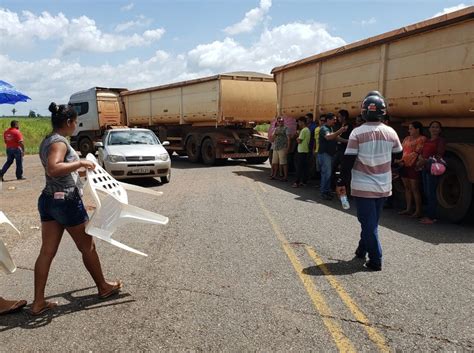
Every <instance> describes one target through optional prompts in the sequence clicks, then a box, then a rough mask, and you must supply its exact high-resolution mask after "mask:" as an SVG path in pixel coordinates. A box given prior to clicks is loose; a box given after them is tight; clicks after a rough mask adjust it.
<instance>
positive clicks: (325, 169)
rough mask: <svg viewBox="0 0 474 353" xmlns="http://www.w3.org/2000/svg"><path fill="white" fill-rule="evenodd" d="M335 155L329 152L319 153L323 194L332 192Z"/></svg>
mask: <svg viewBox="0 0 474 353" xmlns="http://www.w3.org/2000/svg"><path fill="white" fill-rule="evenodd" d="M333 159H334V157H333V156H331V155H329V154H327V153H318V161H319V166H320V168H321V187H320V190H321V194H328V193H330V192H331V175H332V164H333Z"/></svg>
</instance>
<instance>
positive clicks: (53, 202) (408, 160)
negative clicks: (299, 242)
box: [0, 91, 446, 315]
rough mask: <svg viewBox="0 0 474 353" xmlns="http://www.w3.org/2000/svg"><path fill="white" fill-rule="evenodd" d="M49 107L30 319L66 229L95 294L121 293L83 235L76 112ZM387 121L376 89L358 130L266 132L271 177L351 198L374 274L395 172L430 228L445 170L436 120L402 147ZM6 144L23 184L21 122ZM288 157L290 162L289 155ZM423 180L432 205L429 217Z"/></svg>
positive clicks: (409, 205) (415, 127)
mask: <svg viewBox="0 0 474 353" xmlns="http://www.w3.org/2000/svg"><path fill="white" fill-rule="evenodd" d="M49 110H50V111H51V122H52V127H53V131H52V133H51V134H49V135H48V136H46V137H45V139H44V140H43V142H42V143H41V145H40V159H41V163H42V165H43V167H44V170H45V178H46V185H45V188H44V189H43V191H42V193H41V195H40V197H39V200H38V211H39V215H40V219H41V233H42V246H41V249H40V251H39V255H38V258H37V260H36V263H35V271H34V275H35V276H34V301H33V303H32V305H31V310H30V312H31V314H32V315H40V314H42V313H44V312H46V311H48V310H51V309H54V308H55V307H56V305H57V303H55V302H51V301H47V300H46V299H45V287H46V282H47V279H48V275H49V270H50V266H51V263H52V261H53V259H54V257H55V255H56V252H57V250H58V247H59V244H60V242H61V239H62V236H63V234H64V231H65V230H67V232H68V233H69V234H70V235H71V237H72V239H73V240H74V242H75V244H76V246H77V248H78V250H79V251H80V252H81V254H82V259H83V262H84V265H85V267H86V269H87V270H88V271H89V273H90V275H91V277H92V279H93V280H94V282H95V284H96V286H97V290H98V297H99V298H101V299H104V298H108V297H110V296H112V295H114V294H117V293H118V292H119V291H120V290H121V288H122V282H121V281H115V282H109V281H106V280H105V278H104V275H103V272H102V268H101V264H100V260H99V256H98V254H97V251H96V249H95V244H94V240H93V238H92V237H91V236H89V235H88V234H86V232H85V226H86V223H87V222H88V215H87V212H86V210H85V206H84V204H83V201H82V183H81V180H80V178H79V173H78V171H79V169H84V168H86V169H93V168H94V164H93V163H92V162H89V161H87V160H84V159H83V160H81V159H80V158H79V156H78V155H77V153H76V152H75V151H74V149H73V148H72V147H71V145H70V144H69V142H68V140H67V137H68V136H70V135H71V134H72V133H73V131H74V130H75V128H76V125H77V113H76V112H75V110H74V109H73V108H72V107H69V106H63V105H62V106H57V105H56V104H54V103H51V105H50V107H49ZM388 122H389V119H388V116H387V111H386V105H385V100H384V98H383V97H382V95H381V94H380V93H379V92H377V91H372V92H369V94H368V95H367V96H366V97H365V98H364V100H363V102H362V106H361V115H360V116H358V117H357V118H356V120H355V127H353V126H352V125H351V123H350V122H349V113H348V112H347V111H346V110H340V111H339V112H338V114H337V116H336V115H334V114H332V113H327V114H325V115H321V116H320V117H319V119H318V120H314V119H313V115H312V114H311V113H309V114H307V115H306V116H302V117H300V118H298V119H297V123H298V129H297V132H296V134H294V133H291V132H290V131H289V129H288V127H287V126H285V120H284V118H283V117H278V118H277V119H276V126H275V128H274V129H273V131H272V133H271V134H269V140H270V141H271V143H272V157H271V166H272V168H271V175H270V177H269V178H270V179H272V180H275V179H278V178H279V179H280V180H281V181H283V182H287V181H288V173H289V170H290V161H291V164H293V165H294V167H295V169H296V179H295V181H294V183H293V185H292V186H293V187H294V188H299V187H304V186H305V185H307V183H308V180H309V179H310V177H312V176H313V175H312V174H316V175H317V174H319V176H320V185H319V188H320V194H321V197H322V198H323V199H325V200H331V199H332V198H333V197H334V195H335V194H336V195H338V196H341V195H344V196H345V195H348V194H349V193H350V195H352V197H353V198H354V199H355V202H356V209H357V218H358V220H359V222H360V224H361V234H360V241H359V244H358V246H357V248H356V250H355V255H356V257H357V258H360V259H364V261H365V259H366V257H367V256H368V261H367V262H365V266H366V268H368V269H370V270H374V271H380V270H381V269H382V247H381V245H380V241H379V237H378V223H379V218H380V213H381V210H382V208H383V205H384V203H385V202H386V199H387V198H388V197H390V196H391V194H392V175H400V177H401V179H402V181H403V185H404V186H405V197H406V208H405V209H404V210H403V211H401V212H399V213H400V214H402V215H410V216H412V217H417V218H420V222H421V223H423V224H433V223H434V222H436V207H437V204H436V202H437V201H436V192H435V191H436V188H437V185H438V182H439V177H440V173H442V172H443V170H442V168H441V169H436V168H433V166H434V165H435V164H440V163H442V162H443V160H442V157H443V156H444V153H445V146H446V143H445V140H444V139H443V138H442V137H441V131H442V126H441V123H440V122H438V121H433V122H431V123H430V124H429V127H428V132H429V136H428V137H426V136H424V135H423V131H422V130H423V126H422V124H421V123H419V122H416V121H414V122H412V123H410V124H409V128H408V132H409V134H408V136H407V137H406V138H405V139H404V140H403V143H400V140H399V137H398V135H397V133H396V132H395V130H393V129H392V128H391V127H390V126H389V124H388ZM4 139H5V143H6V144H7V153H8V157H7V158H8V159H7V163H6V165H5V166H4V168H3V169H2V171H1V173H2V175H1V176H3V174H4V173H5V171H6V170H7V169H8V167H9V166H10V165H11V164H12V162H13V160H14V159H16V161H17V173H16V176H17V178H18V179H22V178H23V176H22V173H23V170H22V164H21V158H20V161H19V160H18V158H17V157H18V156H20V157H22V155H23V151H24V145H23V137H22V136H21V133H20V132H19V129H18V122H16V121H13V122H12V124H11V128H10V129H9V130H7V131H6V132H5V134H4ZM402 151H403V152H402ZM290 155H291V156H292V157H293V158H289V157H290ZM394 170H398V172H394ZM436 170H441V172H436ZM313 171H314V172H313ZM336 172H337V173H339V175H340V178H339V181H340V182H338V183H337V185H335V180H334V175H335V173H336ZM420 181H422V185H423V191H424V192H423V194H424V196H425V197H426V200H427V208H426V214H425V216H424V217H423V210H422V196H421V191H420ZM333 190H335V191H336V192H335V193H334V191H333ZM413 206H414V211H413ZM25 305H26V301H24V300H6V299H4V298H1V297H0V315H1V314H6V313H11V312H14V311H17V310H19V309H21V308H23V307H24V306H25Z"/></svg>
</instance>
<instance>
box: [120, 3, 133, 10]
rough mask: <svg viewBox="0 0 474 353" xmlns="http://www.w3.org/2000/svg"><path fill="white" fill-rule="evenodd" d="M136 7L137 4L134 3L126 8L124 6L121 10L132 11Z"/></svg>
mask: <svg viewBox="0 0 474 353" xmlns="http://www.w3.org/2000/svg"><path fill="white" fill-rule="evenodd" d="M134 6H135V4H134V3H133V2H131V3H130V4H128V5H125V6H122V7H121V8H120V10H121V11H130V10H131V9H133V7H134Z"/></svg>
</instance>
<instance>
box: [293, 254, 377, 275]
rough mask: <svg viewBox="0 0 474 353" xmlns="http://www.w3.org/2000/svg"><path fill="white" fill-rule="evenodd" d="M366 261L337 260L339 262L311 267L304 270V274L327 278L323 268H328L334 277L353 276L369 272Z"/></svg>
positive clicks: (355, 259)
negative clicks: (365, 265) (365, 264)
mask: <svg viewBox="0 0 474 353" xmlns="http://www.w3.org/2000/svg"><path fill="white" fill-rule="evenodd" d="M363 264H364V261H363V260H361V259H358V258H356V257H354V258H353V259H352V260H349V261H344V260H337V262H328V263H325V264H323V265H318V266H310V267H306V268H304V269H303V271H302V272H303V273H304V274H305V275H309V276H326V274H325V273H324V272H323V270H322V269H321V267H322V266H325V267H326V268H327V270H328V271H326V272H328V273H330V274H331V275H334V276H344V275H351V274H353V273H357V272H368V271H370V270H368V269H367V268H365V267H364V266H363Z"/></svg>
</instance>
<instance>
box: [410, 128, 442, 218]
mask: <svg viewBox="0 0 474 353" xmlns="http://www.w3.org/2000/svg"><path fill="white" fill-rule="evenodd" d="M428 131H429V133H430V138H429V140H426V141H425V143H424V145H423V149H422V151H421V154H420V155H419V157H418V162H417V163H418V167H419V168H420V169H421V175H422V178H423V179H422V181H423V193H424V195H425V197H426V201H427V203H428V207H427V208H426V217H423V218H422V219H421V220H420V223H422V224H433V223H435V222H436V220H437V219H436V208H437V206H438V199H437V197H436V189H437V188H438V183H439V179H440V177H441V176H440V175H433V174H431V163H430V158H433V157H434V158H436V159H438V158H443V157H444V153H445V151H446V141H445V139H444V138H442V137H441V136H440V135H441V131H442V126H441V123H440V122H439V121H432V122H431V123H430V125H429V128H428Z"/></svg>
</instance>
